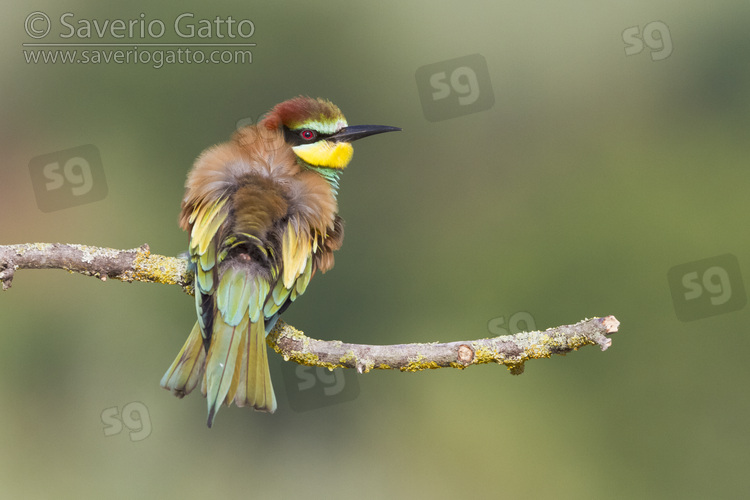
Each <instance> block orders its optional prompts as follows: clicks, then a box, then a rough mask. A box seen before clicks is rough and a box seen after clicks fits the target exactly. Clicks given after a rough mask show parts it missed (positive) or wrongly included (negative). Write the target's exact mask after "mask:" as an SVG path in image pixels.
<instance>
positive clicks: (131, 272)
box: [0, 243, 620, 374]
mask: <svg viewBox="0 0 750 500" xmlns="http://www.w3.org/2000/svg"><path fill="white" fill-rule="evenodd" d="M17 269H64V270H67V271H70V272H77V273H80V274H84V275H86V276H94V277H96V278H99V279H101V280H103V281H106V280H107V279H110V278H111V279H117V280H121V281H127V282H132V281H143V282H148V283H162V284H167V285H179V286H180V287H182V289H183V290H185V292H187V293H189V294H192V292H193V290H192V281H193V276H192V274H191V273H190V272H189V271H188V268H187V262H186V261H185V260H184V259H181V258H178V257H167V256H163V255H157V254H152V253H151V251H150V249H149V246H148V245H146V244H144V245H141V246H140V247H138V248H133V249H130V250H117V249H113V248H102V247H93V246H87V245H70V244H62V243H26V244H20V245H0V283H2V289H3V290H7V289H9V288H10V286H11V284H12V282H13V278H14V276H15V272H16V270H17ZM619 325H620V322H619V321H617V319H616V318H615V317H614V316H606V317H602V318H592V319H586V320H583V321H580V322H578V323H575V324H573V325H564V326H558V327H555V328H550V329H547V330H545V331H534V332H521V333H517V334H515V335H502V336H499V337H493V338H484V339H477V340H467V341H457V342H447V343H437V342H435V343H429V344H396V345H366V344H347V343H344V342H341V341H338V340H332V341H326V340H317V339H313V338H311V337H308V336H306V335H305V334H304V333H302V332H301V331H299V330H297V329H296V328H294V327H293V326H290V325H288V324H286V323H284V322H283V321H281V320H279V322H278V324H277V325H276V327H275V328H274V329H273V330H272V331H271V333H270V334H269V335H268V338H267V339H266V340H267V343H268V345H269V346H270V347H272V348H273V349H274V350H275V351H276V352H278V353H279V354H281V355H282V356H284V359H286V360H292V361H294V362H296V363H300V364H304V365H309V366H321V367H326V368H329V369H334V368H355V369H356V370H357V371H358V372H360V373H367V372H369V371H370V370H372V369H398V370H401V371H404V372H416V371H422V370H427V369H434V368H447V367H452V368H459V369H464V368H466V367H468V366H471V365H478V364H484V363H498V364H501V365H504V366H506V367H507V368H508V370H510V372H511V373H513V374H520V373H522V372H523V368H524V363H525V362H526V361H528V360H530V359H540V358H549V357H550V356H552V355H553V354H565V353H567V352H571V351H575V350H577V349H578V348H580V347H583V346H586V345H598V346H599V347H600V348H601V350H602V351H604V350H606V349H607V348H608V347H609V346H610V345H611V343H612V341H611V339H610V338H609V337H608V335H610V334H612V333H615V332H617V330H618V327H619Z"/></svg>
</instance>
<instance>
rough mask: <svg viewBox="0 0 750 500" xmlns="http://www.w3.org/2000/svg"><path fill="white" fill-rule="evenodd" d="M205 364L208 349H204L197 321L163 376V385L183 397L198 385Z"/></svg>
mask: <svg viewBox="0 0 750 500" xmlns="http://www.w3.org/2000/svg"><path fill="white" fill-rule="evenodd" d="M205 366H206V351H205V350H204V349H203V337H202V336H201V330H200V325H198V322H196V323H195V326H193V329H192V331H191V332H190V336H188V339H187V340H186V341H185V345H183V346H182V350H181V351H180V353H179V354H178V355H177V358H175V360H174V362H173V363H172V366H170V367H169V369H168V370H167V372H166V373H165V374H164V376H163V377H162V379H161V386H162V387H163V388H165V389H167V390H169V391H171V392H172V394H174V395H175V396H177V397H178V398H182V397H184V396H185V394H189V393H190V392H191V391H192V390H193V389H195V387H196V386H197V385H198V381H200V380H201V379H202V378H203V371H204V368H205Z"/></svg>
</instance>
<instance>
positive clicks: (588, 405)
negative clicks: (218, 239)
mask: <svg viewBox="0 0 750 500" xmlns="http://www.w3.org/2000/svg"><path fill="white" fill-rule="evenodd" d="M139 4H140V5H139ZM34 11H42V12H45V13H46V14H47V15H48V16H49V17H50V18H51V19H52V22H53V29H52V32H51V34H50V35H49V36H48V37H47V38H46V39H45V41H50V42H60V41H64V40H62V39H60V38H59V36H58V35H59V33H60V29H59V28H60V24H59V22H57V20H59V18H60V15H61V14H63V13H65V12H71V13H73V14H74V17H72V18H70V21H71V22H76V21H78V20H81V19H88V20H94V19H96V20H98V21H100V22H103V21H104V20H106V19H110V20H112V19H124V20H129V19H139V16H140V14H141V13H144V14H145V19H146V20H153V19H160V20H163V22H164V23H165V25H166V27H167V34H165V35H164V37H163V38H162V39H160V40H146V41H147V42H148V41H157V42H186V41H187V42H191V43H205V42H213V43H226V42H227V41H229V40H228V39H227V38H224V39H219V38H216V37H214V38H213V39H197V37H196V39H192V40H180V39H179V38H176V37H175V36H173V33H172V30H171V23H172V22H173V20H174V19H175V18H176V17H177V16H178V15H179V14H181V13H184V12H191V13H194V15H195V17H194V20H195V21H196V22H197V20H199V19H214V18H216V17H217V16H219V17H220V18H224V19H226V18H227V17H228V16H232V17H233V18H234V19H250V20H252V22H253V23H254V25H255V33H254V35H253V36H252V38H251V39H250V40H249V41H251V42H253V43H257V46H256V47H254V48H253V50H252V52H253V61H252V64H203V65H199V64H173V65H165V66H164V67H162V68H160V69H155V68H153V67H151V65H149V64H113V63H110V64H98V65H97V64H88V65H83V64H61V63H57V64H41V63H40V64H27V63H26V62H25V58H24V54H23V49H24V47H22V44H23V43H29V42H34V41H35V40H34V39H32V38H31V37H29V36H28V35H27V34H26V33H25V32H24V20H25V19H26V18H27V16H28V15H29V14H30V13H31V12H34ZM3 12H4V14H3V16H2V17H3V19H2V21H0V25H1V26H2V29H0V40H2V43H0V61H2V68H3V70H2V72H0V86H1V88H2V90H1V92H2V94H1V96H2V97H1V99H0V109H1V111H2V114H1V116H2V118H1V120H2V121H1V122H0V154H1V155H2V156H1V158H0V161H1V162H2V170H1V172H2V177H1V181H0V227H1V229H2V231H1V235H2V236H1V237H0V244H10V243H23V242H36V241H46V242H69V243H85V244H91V245H102V246H109V247H114V248H133V247H136V246H139V245H141V244H143V243H148V244H149V245H150V246H151V248H152V250H153V251H154V252H156V253H162V254H167V255H176V254H178V253H179V252H182V251H184V250H185V249H186V236H185V234H183V233H182V232H181V231H180V230H179V228H178V227H177V224H176V219H177V213H178V210H179V205H180V199H181V196H182V192H183V184H184V180H185V175H186V173H187V171H188V169H189V167H190V165H191V164H192V161H193V160H194V158H195V157H196V156H197V155H198V154H199V153H200V152H201V151H202V150H203V149H204V148H205V147H207V146H209V145H212V144H214V143H217V142H221V141H224V140H226V139H227V138H228V137H229V135H230V134H231V133H232V131H233V130H234V128H235V124H236V123H237V122H238V120H248V119H249V120H255V119H257V118H258V116H260V115H261V114H263V113H264V112H266V111H267V110H268V109H269V108H270V107H271V106H273V105H274V104H276V103H277V102H280V101H283V100H285V99H287V98H289V97H292V96H295V95H299V94H305V95H311V96H322V97H326V98H329V99H331V100H332V101H333V102H335V103H336V104H338V105H339V107H341V109H342V110H343V111H344V113H345V114H346V116H347V118H348V120H349V123H351V124H364V123H375V124H386V125H396V126H400V127H403V129H404V131H403V132H401V133H399V134H388V135H383V136H378V137H375V138H372V139H368V140H366V141H362V142H358V143H357V144H356V146H355V150H356V152H355V156H354V161H353V163H352V165H351V166H350V168H349V169H348V171H347V172H346V174H345V176H344V177H343V179H342V191H341V194H340V197H339V202H340V211H341V214H342V216H343V217H344V218H345V219H346V222H347V229H346V232H347V235H346V242H345V244H344V247H343V249H342V250H341V251H340V252H339V253H338V254H337V257H336V268H335V269H334V271H332V272H331V273H329V274H327V275H325V276H318V277H316V279H315V280H313V283H312V285H311V287H310V289H309V291H308V293H307V294H306V295H305V297H304V298H303V299H301V300H299V301H298V302H297V303H295V305H294V307H292V308H291V309H290V311H289V312H288V314H286V316H285V319H286V320H287V321H288V322H289V323H291V324H293V325H295V326H297V327H299V328H301V329H302V330H304V331H305V332H306V333H307V334H309V335H311V336H314V337H318V338H324V339H340V340H343V341H348V342H359V343H383V344H387V343H405V342H425V341H449V340H459V339H474V338H481V337H486V336H491V335H495V334H496V333H497V332H495V331H493V330H496V329H495V328H493V325H497V324H498V320H497V318H503V319H504V320H505V324H506V325H507V324H508V323H509V321H510V320H511V319H512V318H513V317H514V315H516V314H518V313H521V312H525V313H528V314H529V315H530V316H531V318H533V323H534V324H535V325H536V327H537V328H548V327H551V326H556V325H560V324H567V323H573V322H576V321H579V320H581V319H583V318H584V317H591V316H601V315H607V314H613V315H615V316H616V317H617V318H618V319H619V320H620V321H621V322H622V326H621V331H620V333H618V334H616V335H615V336H613V345H612V347H611V348H610V349H609V350H608V351H606V352H601V351H599V350H598V349H597V348H594V347H586V348H584V349H582V350H581V351H580V352H576V353H573V354H570V355H568V356H567V357H559V356H558V357H555V358H553V359H550V360H545V361H534V362H530V363H528V364H527V366H526V373H525V374H523V375H521V376H518V377H515V376H511V375H510V374H508V372H507V370H505V369H504V368H502V367H499V366H481V367H473V368H470V369H468V370H466V371H464V372H459V371H456V370H439V371H431V372H423V373H419V374H402V373H399V372H382V371H378V372H374V373H370V374H366V375H360V376H357V377H356V382H358V384H359V393H358V395H356V393H354V395H355V396H356V397H355V398H353V399H352V400H349V401H345V402H340V403H339V404H330V405H327V406H325V407H322V408H318V409H310V410H309V411H303V412H298V411H294V410H293V409H292V408H290V405H289V403H288V402H287V399H288V398H287V396H288V397H293V395H287V394H286V392H285V389H284V384H283V382H282V380H281V378H280V377H281V370H282V369H281V366H282V361H281V360H280V359H279V357H278V356H277V355H275V354H272V356H273V359H272V364H273V370H274V380H275V386H276V388H277V392H278V394H279V398H280V406H281V407H280V409H279V411H278V412H277V413H276V414H274V415H265V414H260V413H255V412H252V411H250V410H248V409H237V408H235V407H232V408H229V409H227V408H224V409H222V411H221V412H220V413H219V415H218V419H217V421H216V425H215V426H214V428H213V429H211V430H209V429H207V428H206V425H205V416H206V408H205V400H204V399H203V398H201V397H200V396H198V395H195V394H193V395H190V396H188V397H187V398H185V399H184V400H178V399H176V398H174V397H173V396H171V395H170V394H169V393H167V392H166V391H164V390H163V389H161V388H160V387H159V380H160V378H161V376H162V374H163V373H164V371H165V370H166V368H167V367H168V366H169V364H170V363H171V362H172V360H173V358H174V356H175V355H176V354H177V352H178V350H179V348H180V347H181V345H182V343H183V342H184V339H185V338H186V336H187V334H188V333H189V330H190V328H191V326H192V324H193V322H194V310H193V302H192V300H191V299H190V298H189V297H188V296H186V295H185V294H183V293H182V292H181V290H179V289H178V288H177V287H167V286H158V285H152V284H139V283H136V284H123V283H120V282H107V283H102V282H100V281H97V280H94V279H91V278H86V277H82V276H79V275H70V274H68V273H65V272H61V271H19V273H18V274H17V276H16V279H15V282H14V285H13V288H12V289H11V290H9V291H7V292H4V293H2V296H1V297H0V318H1V323H0V324H2V326H1V327H0V330H1V331H2V334H1V337H0V338H1V339H2V348H0V395H1V396H2V399H3V404H2V409H0V496H2V497H3V498H105V497H106V498H134V497H143V498H194V497H199V496H209V495H211V496H217V497H218V496H221V497H230V498H231V497H239V496H240V495H243V496H247V497H250V498H281V497H286V498H288V497H291V496H310V497H313V498H315V497H321V498H322V497H328V498H344V497H347V498H350V497H352V496H356V497H360V498H384V497H394V498H405V497H426V496H432V497H436V498H447V497H454V496H458V495H461V496H466V495H472V496H473V495H481V496H490V495H491V496H498V497H514V498H556V499H560V498H665V497H670V498H739V497H744V496H746V495H747V494H748V489H749V488H748V486H747V482H746V480H745V479H744V474H745V472H746V469H747V465H748V447H749V445H750V431H748V416H750V400H749V399H748V395H747V394H748V391H747V390H746V388H745V386H744V384H746V383H747V382H748V380H749V378H748V375H749V374H750V369H748V365H747V363H746V362H745V358H746V352H747V350H748V348H750V341H749V340H748V335H747V333H748V332H747V326H746V325H747V320H748V314H749V310H748V308H747V307H745V306H744V303H742V304H740V305H739V306H738V307H736V308H735V309H737V310H734V311H730V312H726V313H724V314H718V315H713V316H710V317H704V318H701V319H698V320H695V321H690V322H683V321H680V320H679V319H678V318H677V316H676V313H675V306H674V302H673V299H672V295H671V291H670V286H669V283H668V282H667V272H668V270H669V269H671V268H672V267H674V266H678V265H683V264H686V263H691V262H693V261H697V260H700V259H706V258H713V257H716V256H719V255H723V254H727V253H730V254H734V255H735V256H736V257H737V259H738V260H739V265H740V269H741V270H743V271H744V273H745V274H744V275H737V274H735V275H733V276H731V278H732V279H734V280H735V281H734V284H735V288H734V289H735V290H736V284H737V282H742V281H746V280H747V278H748V276H750V275H748V274H747V273H748V272H749V271H750V259H749V258H748V249H749V248H750V238H749V237H748V233H747V231H746V226H745V223H743V222H742V221H743V220H744V219H745V218H746V214H747V211H748V208H750V205H749V204H748V196H747V192H748V186H750V171H748V168H747V167H748V158H750V140H748V137H749V136H748V132H749V131H750V120H749V117H750V113H749V111H750V64H749V63H750V38H749V37H748V35H747V27H748V26H749V25H750V4H748V3H747V2H742V1H726V2H713V3H706V2H701V1H695V0H693V1H685V2H679V4H678V3H676V2H666V1H660V2H646V1H636V2H627V3H626V4H625V3H617V4H613V3H612V2H606V3H604V4H601V5H594V3H593V2H581V1H578V2H565V4H564V5H563V4H562V3H557V2H549V1H548V2H529V3H528V4H524V3H520V2H494V3H493V4H490V3H489V2H471V1H467V2H461V3H458V2H401V1H399V2H395V1H394V2H372V3H369V4H358V5H352V4H351V3H348V2H336V3H333V2H327V3H325V4H319V3H311V2H297V3H291V2H285V3H284V4H283V5H282V4H279V5H277V6H271V5H261V4H258V3H255V4H254V3H246V2H236V3H233V2H224V1H217V2H213V3H212V4H211V5H210V6H209V5H206V4H204V3H202V2H186V3H183V4H182V6H180V7H165V6H161V5H155V4H150V3H146V2H133V5H130V6H110V5H106V6H105V5H103V4H100V3H96V2H91V1H78V2H75V1H68V2H64V3H60V2H51V1H40V2H36V3H35V4H33V5H32V4H20V3H16V4H15V5H7V3H6V5H5V6H4V8H3ZM654 21H661V22H663V23H664V25H665V26H666V27H668V31H666V32H661V33H659V34H660V35H661V37H662V39H664V38H665V37H667V38H668V39H670V40H671V42H672V46H673V50H672V53H671V54H670V55H669V57H666V58H664V59H659V54H662V55H663V52H660V51H659V50H657V49H652V48H649V47H648V46H647V45H648V44H646V46H644V49H643V51H642V52H640V53H637V54H633V55H626V49H627V48H628V46H629V44H628V43H626V40H625V38H627V37H624V35H623V32H625V31H626V30H628V29H629V28H633V27H638V29H637V30H636V31H637V32H639V33H642V32H643V31H644V29H645V28H646V27H647V25H649V23H652V22H654ZM631 32H632V31H631ZM659 34H657V35H659ZM656 38H658V36H657V37H656ZM656 38H654V37H652V38H650V39H649V43H650V44H651V45H653V46H654V47H658V43H657V42H658V40H656ZM69 41H70V40H69ZM76 41H79V42H87V41H104V42H122V40H116V39H113V38H111V37H105V38H104V39H102V40H98V39H96V37H94V39H93V40H76ZM138 41H142V40H136V44H137V42H138ZM631 41H632V40H631ZM125 42H126V43H130V41H128V40H125ZM130 47H132V43H131V44H130V45H128V46H126V47H125V49H128V48H130ZM27 50H30V49H28V48H27ZM142 50H146V49H142ZM633 50H634V49H633ZM476 53H478V54H481V55H482V56H483V57H484V58H485V60H486V62H487V68H488V71H489V76H490V79H491V82H492V92H493V94H494V105H492V106H491V107H490V109H488V110H485V111H481V112H476V113H470V114H465V115H463V116H459V117H456V118H452V119H445V120H442V121H434V122H433V121H428V120H427V119H426V118H425V114H424V110H423V108H422V104H421V102H420V92H425V89H424V88H420V87H419V86H418V84H417V81H416V79H415V72H416V71H417V69H418V68H420V67H422V66H425V65H429V64H433V63H440V62H441V61H447V60H451V59H454V58H457V57H463V56H467V55H471V54H476ZM652 54H656V56H655V58H652ZM484 91H486V89H485V90H484ZM428 92H429V90H428ZM84 144H93V145H95V146H96V147H97V148H98V149H99V151H100V153H101V157H102V162H103V166H104V171H105V173H106V185H107V189H108V191H107V195H106V197H105V198H104V199H103V200H101V201H97V202H93V203H88V204H83V205H80V206H76V207H73V208H68V209H64V210H58V211H52V212H49V213H44V212H42V211H41V210H40V209H39V207H38V204H37V200H36V198H35V194H34V190H33V186H32V183H31V179H30V175H29V163H30V161H31V160H32V159H33V158H35V157H37V156H40V155H44V154H48V153H52V152H56V151H60V150H65V149H68V148H72V147H77V146H80V145H84ZM706 311H707V314H708V312H709V310H708V309H707V310H706ZM131 402H140V403H142V405H143V406H144V407H145V408H146V409H147V412H146V414H145V415H141V417H142V418H143V419H146V420H147V421H148V423H149V425H150V426H151V432H150V433H148V435H147V436H146V438H145V439H138V440H135V441H134V440H132V438H133V436H134V435H131V433H130V431H129V430H128V429H127V428H125V429H123V430H122V432H120V433H115V434H114V435H109V436H107V435H106V434H105V433H106V432H110V433H111V432H112V431H111V429H110V430H109V431H108V426H107V425H105V423H104V422H103V417H102V413H103V412H106V411H109V410H108V409H112V408H114V411H115V412H118V411H122V410H123V409H124V408H125V407H126V406H127V405H128V404H129V403H131ZM132 408H133V407H132V406H131V409H132Z"/></svg>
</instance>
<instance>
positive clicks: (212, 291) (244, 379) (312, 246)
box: [161, 97, 401, 427]
mask: <svg viewBox="0 0 750 500" xmlns="http://www.w3.org/2000/svg"><path fill="white" fill-rule="evenodd" d="M395 130H401V129H399V128H397V127H388V126H380V125H358V126H351V127H350V126H348V125H347V123H346V119H345V118H344V115H343V114H341V111H339V108H338V107H336V106H335V105H334V104H332V103H331V102H329V101H326V100H323V99H312V98H309V97H296V98H294V99H290V100H288V101H285V102H283V103H281V104H278V105H277V106H275V107H274V108H273V109H272V110H271V111H270V112H269V113H268V114H267V115H266V116H265V117H264V118H263V119H262V120H261V121H260V122H259V123H258V124H257V125H252V126H247V127H244V128H241V129H239V130H238V131H237V132H235V134H234V135H233V137H232V140H231V141H229V142H226V143H223V144H219V145H217V146H214V147H211V148H209V149H207V150H205V151H204V152H203V153H202V154H201V155H200V156H199V157H198V159H197V160H196V161H195V164H194V165H193V168H192V170H191V171H190V173H189V174H188V178H187V182H186V183H185V197H184V198H183V200H182V211H181V212H180V227H181V228H182V229H183V230H185V231H187V232H188V234H189V266H190V269H191V270H192V271H193V272H194V274H195V281H194V284H195V307H196V309H197V313H198V321H197V322H196V323H195V326H194V327H193V330H192V331H191V332H190V336H189V337H188V339H187V341H186V342H185V345H184V346H183V347H182V350H181V351H180V354H179V355H178V356H177V359H175V360H174V362H173V363H172V366H170V367H169V370H167V373H165V374H164V377H163V378H162V380H161V385H162V387H164V388H165V389H169V390H170V391H172V393H173V394H175V395H176V396H178V397H183V396H184V395H185V394H188V393H190V391H192V390H193V389H194V388H195V387H196V385H197V384H198V382H199V381H201V382H202V383H201V391H202V392H203V395H204V396H206V399H207V401H208V426H209V427H211V425H212V424H213V420H214V417H215V416H216V412H217V411H218V410H219V407H220V406H221V404H222V403H226V404H227V405H229V404H231V402H232V401H234V403H235V404H236V405H237V406H245V405H250V406H252V407H253V408H255V409H256V410H261V411H267V412H273V411H274V410H275V409H276V396H275V395H274V392H273V386H272V385H271V375H270V373H269V370H268V358H267V353H266V342H265V339H266V336H267V335H268V333H269V332H270V331H271V329H272V328H273V327H274V325H275V324H276V322H277V320H278V319H279V316H280V315H281V314H282V313H283V312H284V311H285V310H286V308H287V307H289V305H290V304H291V303H292V302H293V301H294V300H295V299H296V298H297V297H298V296H300V295H302V293H304V291H305V289H306V288H307V285H308V283H309V282H310V278H312V276H313V275H314V274H315V272H316V271H320V272H323V273H324V272H326V271H328V270H329V269H331V267H333V252H334V250H338V249H339V248H340V247H341V243H342V241H343V238H344V227H343V221H342V219H341V218H340V217H339V216H338V206H337V203H336V195H337V192H338V188H339V176H340V175H341V173H342V172H343V170H344V168H345V167H346V166H347V165H348V164H349V161H350V160H351V158H352V152H353V149H352V145H351V142H352V141H355V140H357V139H361V138H363V137H367V136H369V135H373V134H379V133H382V132H391V131H395Z"/></svg>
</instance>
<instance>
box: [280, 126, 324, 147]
mask: <svg viewBox="0 0 750 500" xmlns="http://www.w3.org/2000/svg"><path fill="white" fill-rule="evenodd" d="M306 130H309V131H310V132H312V133H313V137H312V138H310V139H308V140H305V139H304V138H303V137H302V132H304V131H306ZM283 131H284V140H285V141H286V142H287V144H289V145H291V146H300V145H302V144H312V143H313V142H318V141H320V140H322V139H326V138H328V137H330V136H332V135H333V134H323V133H320V132H318V131H317V130H314V129H311V128H296V129H293V130H292V129H290V128H289V127H287V126H284V128H283Z"/></svg>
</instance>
